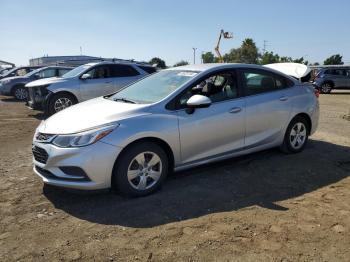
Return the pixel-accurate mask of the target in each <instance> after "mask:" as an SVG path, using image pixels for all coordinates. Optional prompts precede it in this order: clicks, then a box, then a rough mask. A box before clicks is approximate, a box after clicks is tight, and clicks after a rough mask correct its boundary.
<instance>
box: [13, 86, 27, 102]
mask: <svg viewBox="0 0 350 262" xmlns="http://www.w3.org/2000/svg"><path fill="white" fill-rule="evenodd" d="M12 93H13V96H14V97H15V98H16V99H17V100H19V101H26V100H27V99H28V90H27V89H26V88H25V87H24V86H23V85H20V86H15V87H14V89H13V92H12Z"/></svg>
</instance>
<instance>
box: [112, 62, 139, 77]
mask: <svg viewBox="0 0 350 262" xmlns="http://www.w3.org/2000/svg"><path fill="white" fill-rule="evenodd" d="M111 74H112V77H128V76H129V77H130V76H137V75H139V72H137V70H136V69H135V68H133V67H132V66H129V65H112V66H111Z"/></svg>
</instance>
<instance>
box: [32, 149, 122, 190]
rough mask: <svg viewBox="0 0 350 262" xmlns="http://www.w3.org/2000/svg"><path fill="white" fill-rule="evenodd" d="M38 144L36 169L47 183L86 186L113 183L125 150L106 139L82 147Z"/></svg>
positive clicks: (35, 159) (35, 158)
mask: <svg viewBox="0 0 350 262" xmlns="http://www.w3.org/2000/svg"><path fill="white" fill-rule="evenodd" d="M34 147H35V149H34V157H33V162H34V172H35V173H36V174H37V175H38V176H39V177H40V178H41V179H42V180H43V182H44V183H46V184H50V185H54V186H60V187H66V188H74V189H85V190H97V189H105V188H110V187H111V177H112V172H113V166H114V163H115V160H116V159H117V157H118V155H119V153H120V152H121V150H122V148H120V147H116V146H112V145H109V144H106V143H103V142H97V143H95V144H92V145H89V146H85V147H79V148H60V147H57V146H55V145H53V144H47V143H39V142H33V148H34ZM36 151H38V152H39V153H38V152H36ZM45 152H46V155H45Z"/></svg>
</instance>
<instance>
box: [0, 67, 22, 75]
mask: <svg viewBox="0 0 350 262" xmlns="http://www.w3.org/2000/svg"><path fill="white" fill-rule="evenodd" d="M17 69H18V67H15V68H13V69H11V70H9V71H7V72H5V73H4V74H2V75H1V76H7V75H9V74H11V73H12V72H14V71H16V70H17Z"/></svg>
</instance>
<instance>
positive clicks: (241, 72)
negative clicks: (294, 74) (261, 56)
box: [237, 67, 295, 97]
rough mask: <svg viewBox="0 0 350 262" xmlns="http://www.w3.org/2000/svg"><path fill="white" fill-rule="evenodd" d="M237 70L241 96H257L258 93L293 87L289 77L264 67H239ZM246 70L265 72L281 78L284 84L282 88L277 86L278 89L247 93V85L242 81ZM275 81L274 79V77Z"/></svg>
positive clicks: (257, 72)
mask: <svg viewBox="0 0 350 262" xmlns="http://www.w3.org/2000/svg"><path fill="white" fill-rule="evenodd" d="M237 71H238V78H239V79H240V83H241V89H242V96H243V97H250V96H258V95H264V94H268V93H272V92H276V91H281V90H285V89H288V88H291V87H293V86H294V85H295V84H294V82H293V81H291V80H290V79H288V78H286V77H285V76H282V75H280V74H276V73H274V72H271V71H268V70H264V69H260V68H249V67H247V68H239V69H237ZM246 71H249V72H252V73H253V74H254V73H256V74H259V73H261V74H266V75H270V76H271V77H273V78H274V79H275V78H281V79H282V80H283V82H284V86H285V87H283V88H278V89H274V90H269V91H265V92H261V93H256V94H248V93H247V86H246V83H245V81H244V78H245V77H244V73H245V72H246ZM275 81H276V79H275ZM289 81H290V84H288V82H289Z"/></svg>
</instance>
